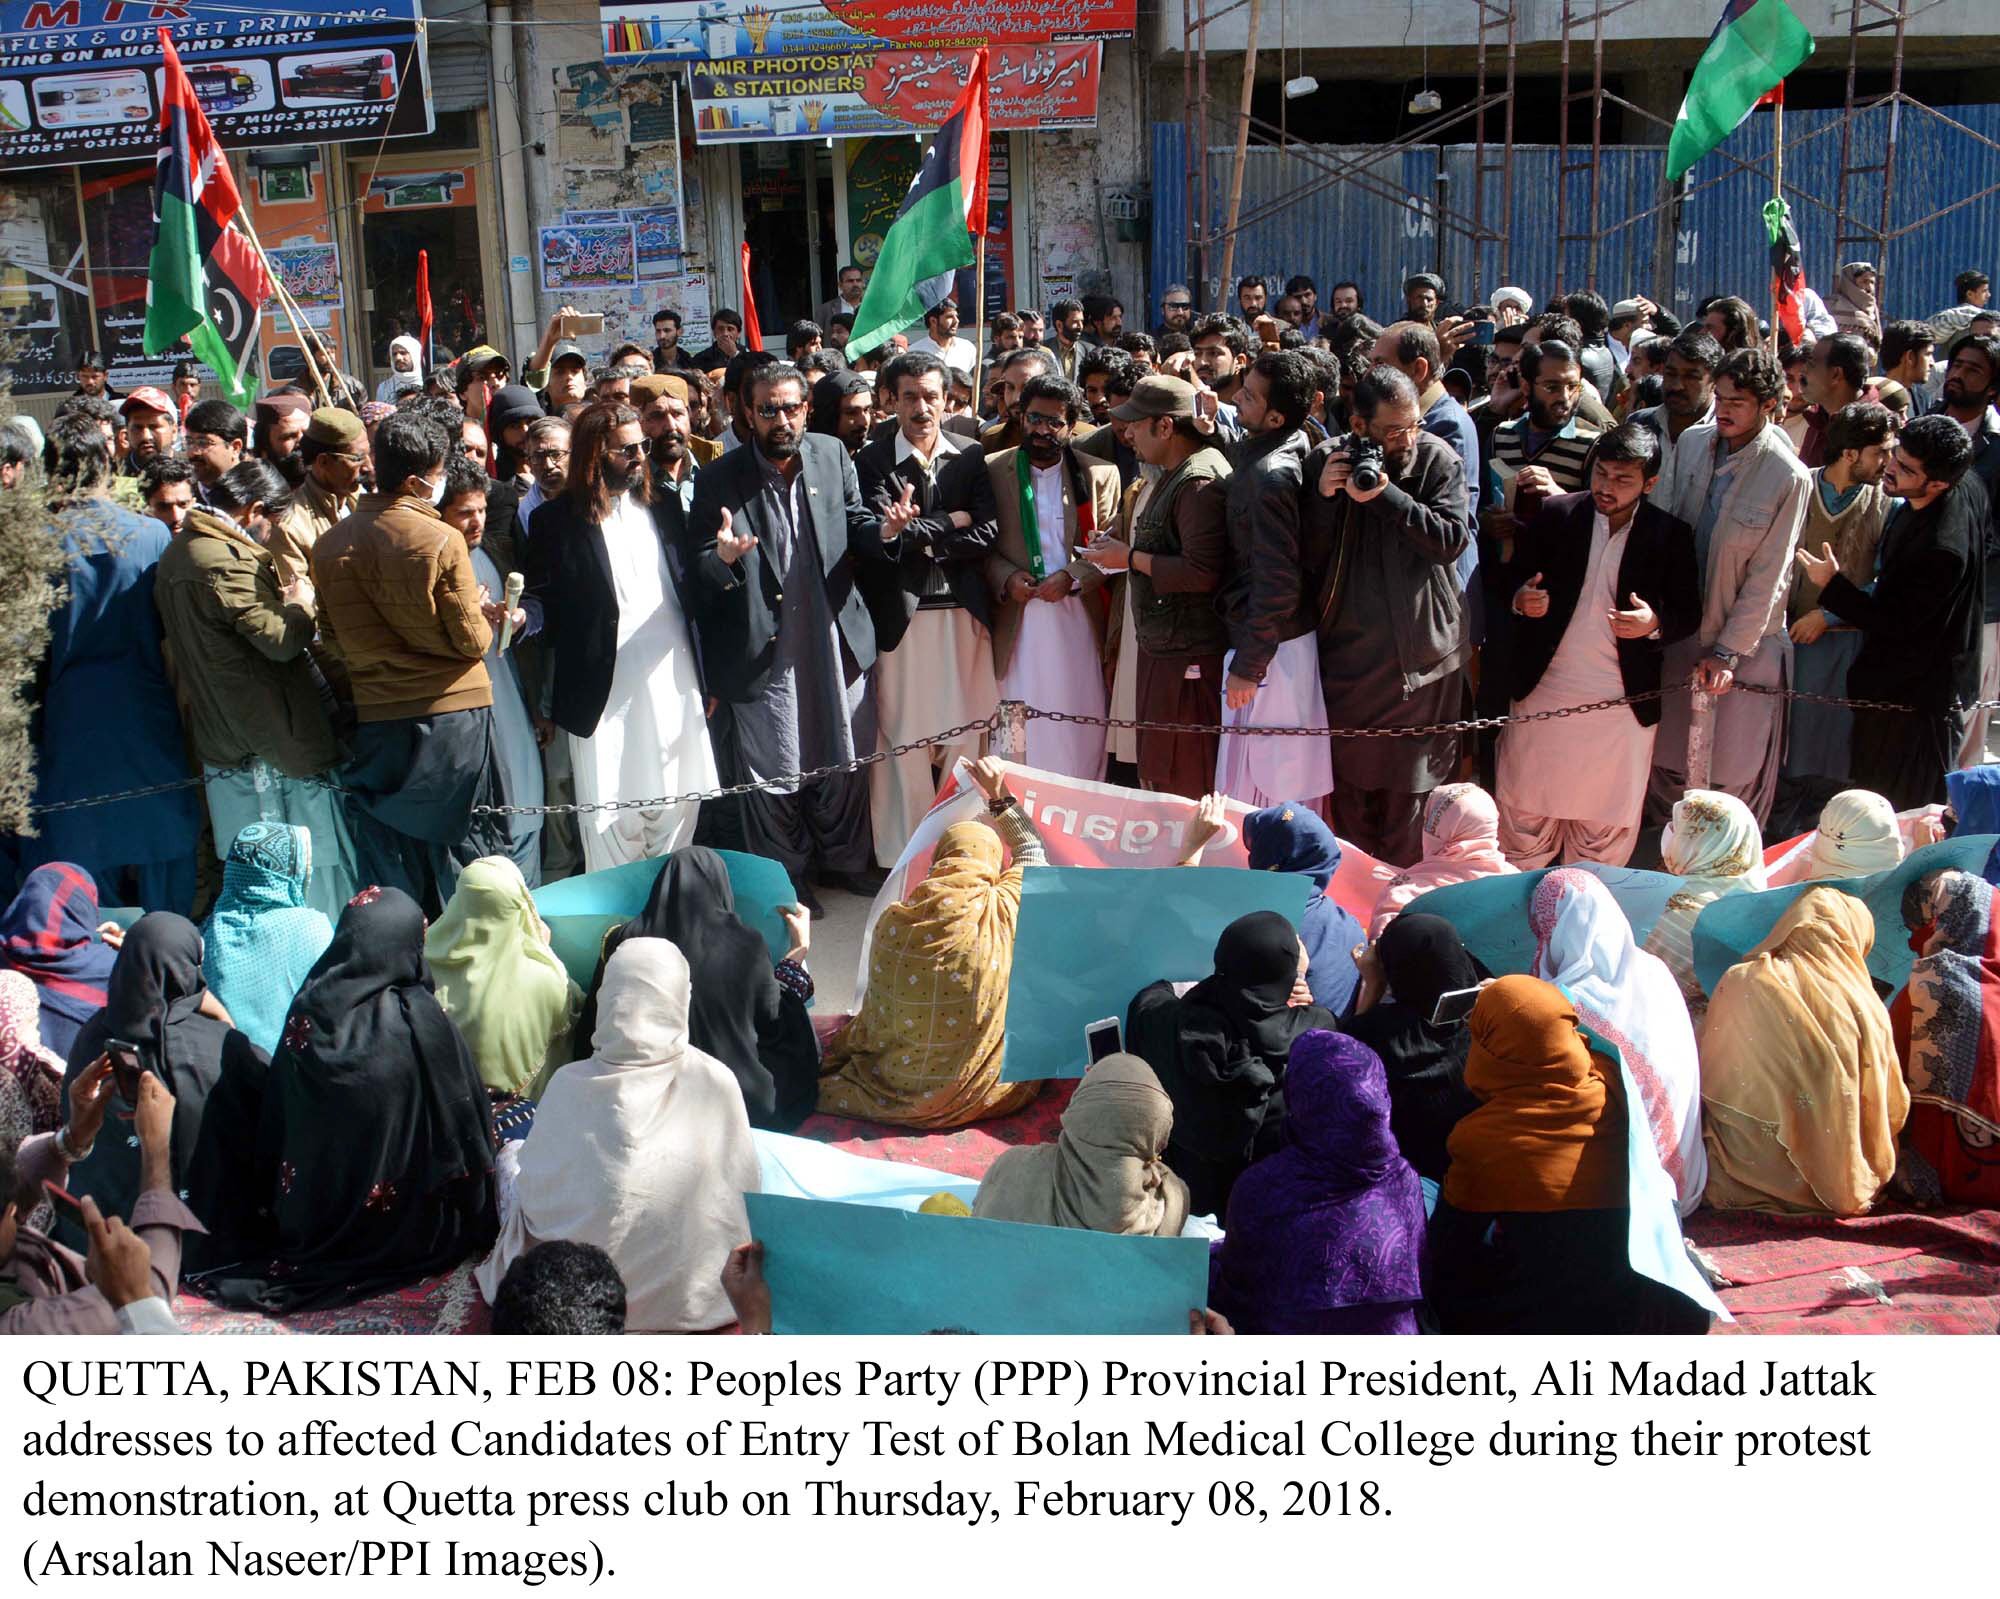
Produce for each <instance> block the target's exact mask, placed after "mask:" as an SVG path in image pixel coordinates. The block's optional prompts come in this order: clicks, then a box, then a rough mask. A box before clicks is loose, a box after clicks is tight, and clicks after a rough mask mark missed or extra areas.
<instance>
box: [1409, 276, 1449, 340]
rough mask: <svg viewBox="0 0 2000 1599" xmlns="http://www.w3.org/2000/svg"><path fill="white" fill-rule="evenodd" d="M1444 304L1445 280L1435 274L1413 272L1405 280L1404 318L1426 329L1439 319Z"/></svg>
mask: <svg viewBox="0 0 2000 1599" xmlns="http://www.w3.org/2000/svg"><path fill="white" fill-rule="evenodd" d="M1443 303H1444V279H1443V278H1441V277H1439V276H1438V275H1437V274H1436V273H1435V272H1413V273H1411V274H1410V275H1409V276H1408V277H1407V278H1405V279H1404V280H1403V316H1404V318H1405V319H1406V320H1408V321H1411V322H1421V323H1423V324H1424V325H1425V326H1426V327H1429V326H1431V325H1432V324H1434V323H1435V322H1436V321H1437V319H1438V309H1439V307H1440V306H1442V305H1443Z"/></svg>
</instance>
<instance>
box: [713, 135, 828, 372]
mask: <svg viewBox="0 0 2000 1599" xmlns="http://www.w3.org/2000/svg"><path fill="white" fill-rule="evenodd" d="M738 160H739V161H740V162H741V176H742V183H743V237H744V238H745V239H746V240H748V241H749V244H750V272H751V284H752V287H753V288H754V289H755V291H756V295H757V320H758V323H759V324H760V325H761V326H762V327H763V329H764V334H765V341H764V342H765V345H766V347H767V348H769V349H774V350H776V349H781V348H782V346H783V334H784V329H785V328H786V326H787V325H789V324H790V323H793V322H803V321H807V320H809V319H810V318H811V316H812V314H813V310H814V308H815V307H816V306H818V305H819V303H820V302H821V301H822V300H826V299H829V298H831V297H832V295H833V291H834V276H835V272H836V269H837V263H838V261H839V254H838V249H837V246H836V244H835V241H834V238H833V221H834V206H833V153H832V151H830V150H828V149H827V147H826V146H825V145H824V144H823V143H819V142H817V141H815V142H810V143H809V142H806V141H803V140H792V141H785V142H782V143H781V142H776V141H771V142H766V143H761V144H746V145H743V146H742V147H741V148H740V149H739V151H738Z"/></svg>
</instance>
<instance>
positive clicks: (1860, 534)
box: [1780, 401, 1896, 826]
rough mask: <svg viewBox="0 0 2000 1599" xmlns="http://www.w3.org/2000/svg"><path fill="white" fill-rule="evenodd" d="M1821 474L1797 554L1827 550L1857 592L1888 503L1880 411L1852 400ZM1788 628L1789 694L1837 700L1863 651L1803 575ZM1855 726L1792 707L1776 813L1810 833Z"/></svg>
mask: <svg viewBox="0 0 2000 1599" xmlns="http://www.w3.org/2000/svg"><path fill="white" fill-rule="evenodd" d="M1825 442H1826V465H1824V466H1822V467H1821V468H1820V469H1819V470H1818V471H1816V472H1814V473H1813V475H1812V479H1813V481H1812V495H1811V497H1810V498H1809V499H1808V500H1807V501H1806V520H1805V526H1804V527H1803V528H1802V529H1801V530H1800V532H1799V548H1800V549H1802V550H1817V549H1821V548H1831V549H1832V550H1833V553H1834V556H1835V558H1836V559H1837V560H1838V561H1839V562H1840V570H1841V571H1842V572H1844V573H1845V574H1846V575H1847V579H1848V581H1849V582H1851V583H1853V584H1854V585H1855V586H1856V587H1857V588H1866V587H1867V586H1868V585H1869V584H1870V583H1872V582H1874V581H1875V551H1876V547H1877V546H1878V545H1879V544H1880V543H1881V542H1882V523H1883V520H1884V518H1886V517H1887V515H1888V513H1889V497H1888V495H1887V494H1885V493H1884V492H1883V491H1882V486H1881V485H1882V473H1883V469H1884V468H1885V467H1886V466H1887V464H1888V461H1889V452H1890V451H1891V450H1893V449H1894V448H1895V446H1896V420H1895V418H1894V416H1892V415H1891V414H1890V412H1889V410H1888V408H1887V407H1886V406H1880V405H1870V404H1868V403H1867V402H1866V401H1859V402H1857V403H1855V404H1853V405H1849V406H1845V407H1843V408H1842V409H1841V410H1840V411H1839V412H1838V413H1837V414H1836V415H1835V416H1834V418H1833V419H1832V421H1831V422H1830V423H1829V424H1828V426H1827V429H1826V440H1825ZM1785 614H1786V619H1787V621H1788V623H1789V626H1790V632H1791V635H1792V686H1793V687H1794V688H1797V689H1800V690H1802V691H1803V692H1806V693H1811V694H1832V695H1844V694H1845V693H1846V692H1847V671H1848V668H1849V667H1850V666H1852V665H1853V664H1854V657H1855V656H1856V655H1857V654H1858V653H1859V652H1860V649H1861V634H1860V632H1859V631H1858V630H1857V629H1855V627H1854V626H1853V625H1852V624H1851V623H1847V622H1843V621H1841V620H1840V619H1839V618H1838V617H1836V616H1832V615H1829V614H1828V613H1827V612H1826V611H1825V610H1824V609H1822V607H1821V605H1820V591H1819V586H1818V585H1817V584H1815V583H1814V582H1813V581H1812V579H1811V578H1809V577H1808V576H1807V575H1806V573H1805V571H1804V569H1803V568H1800V569H1797V570H1795V571H1794V572H1793V574H1792V592H1791V600H1790V602H1789V604H1788V605H1787V607H1786V612H1785ZM1853 724H1854V717H1853V714H1852V713H1851V712H1849V711H1848V710H1846V709H1845V708H1844V707H1842V706H1838V705H1816V704H1814V703H1812V702H1811V701H1809V700H1794V701H1793V702H1792V706H1791V728H1790V732H1789V735H1788V737H1787V738H1786V741H1785V776H1784V781H1783V782H1782V783H1781V785H1780V792H1781V793H1783V794H1784V795H1785V797H1786V800H1788V801H1789V802H1790V803H1789V804H1786V805H1784V806H1783V807H1782V808H1783V809H1785V810H1786V811H1788V812H1789V814H1790V816H1791V818H1792V820H1793V821H1795V822H1796V823H1798V824H1799V825H1800V826H1811V825H1813V823H1814V822H1815V821H1816V819H1817V818H1818V816H1819V810H1820V806H1821V805H1823V804H1824V803H1825V802H1826V801H1827V800H1828V799H1830V798H1832V797H1833V795H1835V794H1836V793H1838V792H1839V791H1840V790H1841V789H1843V788H1845V787H1846V786H1847V779H1848V769H1849V743H1850V741H1851V739H1852V737H1853V731H1854V725H1853Z"/></svg>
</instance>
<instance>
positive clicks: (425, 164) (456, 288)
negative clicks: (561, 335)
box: [353, 152, 514, 392]
mask: <svg viewBox="0 0 2000 1599" xmlns="http://www.w3.org/2000/svg"><path fill="white" fill-rule="evenodd" d="M480 176H481V169H480V166H479V158H478V155H477V154H476V152H466V153H464V154H443V155H438V156H435V157H432V158H430V159H429V160H422V158H418V160H417V161H415V162H408V163H406V164H405V165H404V166H403V167H402V169H400V170H389V169H388V168H387V167H386V165H385V167H384V168H383V169H381V170H377V171H375V172H374V173H373V175H372V177H371V175H370V170H369V168H368V167H367V166H365V165H363V166H357V167H356V168H355V169H354V170H353V180H354V186H355V189H356V192H357V197H358V198H359V199H360V201H361V256H362V261H363V263H364V266H365V269H366V276H365V278H364V280H363V281H365V282H366V283H367V284H368V285H369V289H370V302H371V303H370V304H369V305H368V306H367V307H366V308H365V311H364V326H365V330H366V337H367V360H368V363H369V366H370V371H369V374H368V382H369V388H370V392H373V389H374V386H375V384H377V383H379V382H380V381H381V380H382V379H383V378H384V377H386V376H387V375H388V370H389V341H390V340H391V339H392V338H395V337H396V336H397V335H398V334H403V333H407V334H410V335H412V336H414V335H415V334H416V332H417V326H418V321H417V262H418V256H419V254H420V253H421V254H422V255H423V256H425V257H426V258H427V259H428V263H429V267H430V291H431V312H432V316H433V319H434V321H433V325H432V328H431V343H432V349H431V351H427V352H426V355H425V362H424V364H425V367H426V369H427V370H428V369H429V368H430V367H431V366H432V365H435V364H440V363H443V362H446V361H451V360H455V359H456V358H457V357H458V356H460V355H463V354H464V353H465V352H466V351H467V350H469V349H471V348H472V347H473V346H474V345H476V344H493V343H494V342H495V339H494V330H493V327H492V325H491V323H490V322H489V320H488V317H487V300H486V287H487V285H486V266H487V262H488V258H489V256H490V254H491V250H490V249H489V246H488V243H487V240H486V237H485V235H486V227H485V219H484V218H483V217H482V216H481V214H480V200H481V198H482V196H481V193H480V181H479V180H480ZM500 342H501V343H502V344H504V343H506V342H507V340H506V335H505V328H504V324H503V327H502V329H501V336H500ZM508 353H509V355H510V356H511V355H512V354H513V353H514V352H512V351H509V352H508Z"/></svg>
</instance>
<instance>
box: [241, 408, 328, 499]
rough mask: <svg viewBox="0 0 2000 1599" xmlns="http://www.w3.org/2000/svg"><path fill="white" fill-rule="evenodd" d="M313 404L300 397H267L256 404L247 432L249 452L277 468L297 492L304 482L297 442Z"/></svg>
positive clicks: (301, 436)
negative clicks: (252, 422)
mask: <svg viewBox="0 0 2000 1599" xmlns="http://www.w3.org/2000/svg"><path fill="white" fill-rule="evenodd" d="M312 410H313V405H312V401H311V400H308V399H307V398H306V397H305V396H304V395H303V394H267V395H265V396H264V397H263V398H262V399H261V400H259V401H258V402H257V420H256V424H255V426H254V427H252V429H251V430H250V453H251V454H252V455H254V456H255V457H257V459H258V460H260V461H265V462H268V463H269V464H270V465H272V466H274V467H276V468H277V469H278V476H280V477H281V478H283V479H284V480H285V482H286V484H287V485H288V486H289V487H291V488H294V489H296V488H297V487H299V485H300V484H301V483H303V482H304V481H305V470H306V469H305V462H303V461H301V460H300V459H299V441H300V440H302V439H303V438H304V437H305V436H306V426H307V424H308V422H310V420H311V418H312Z"/></svg>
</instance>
